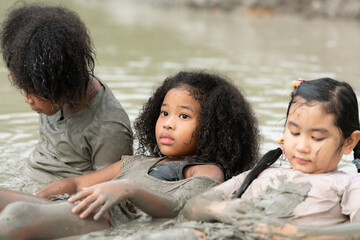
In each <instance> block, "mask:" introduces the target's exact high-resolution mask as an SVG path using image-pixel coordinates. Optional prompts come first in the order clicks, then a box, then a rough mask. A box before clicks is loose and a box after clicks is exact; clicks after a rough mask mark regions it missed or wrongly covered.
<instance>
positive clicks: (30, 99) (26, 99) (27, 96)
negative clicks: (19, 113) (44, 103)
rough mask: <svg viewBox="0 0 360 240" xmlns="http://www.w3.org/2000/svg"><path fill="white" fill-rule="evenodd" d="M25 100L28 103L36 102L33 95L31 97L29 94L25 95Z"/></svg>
mask: <svg viewBox="0 0 360 240" xmlns="http://www.w3.org/2000/svg"><path fill="white" fill-rule="evenodd" d="M24 101H25V102H26V103H28V104H34V103H35V102H34V100H33V99H32V98H31V97H29V95H25V96H24Z"/></svg>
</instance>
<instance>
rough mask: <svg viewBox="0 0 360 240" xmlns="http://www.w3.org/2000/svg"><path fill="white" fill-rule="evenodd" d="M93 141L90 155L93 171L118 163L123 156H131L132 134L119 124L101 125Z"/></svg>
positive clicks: (107, 123) (108, 123) (106, 123)
mask: <svg viewBox="0 0 360 240" xmlns="http://www.w3.org/2000/svg"><path fill="white" fill-rule="evenodd" d="M95 139H96V141H95V143H94V145H93V146H92V153H91V159H92V164H93V168H94V170H99V169H102V168H104V167H107V166H109V165H111V164H112V163H114V162H116V161H119V160H120V159H121V157H122V156H123V155H132V154H133V147H132V144H133V137H132V132H131V130H128V129H127V128H126V127H125V126H124V125H122V124H121V123H116V122H105V123H103V124H101V126H99V129H98V131H97V136H96V138H95Z"/></svg>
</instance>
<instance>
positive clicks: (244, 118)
mask: <svg viewBox="0 0 360 240" xmlns="http://www.w3.org/2000/svg"><path fill="white" fill-rule="evenodd" d="M178 87H185V88H186V89H188V90H189V92H190V94H191V96H193V98H194V99H195V100H197V101H198V102H199V103H200V106H201V112H200V122H199V126H198V128H197V129H198V142H197V146H196V153H195V154H194V155H193V156H192V157H191V158H190V161H191V162H198V163H214V164H218V165H219V166H220V167H221V168H222V169H223V170H224V174H225V179H228V178H230V177H232V176H234V175H237V174H239V173H241V172H243V171H245V170H248V169H250V168H251V167H253V166H254V164H255V161H256V160H257V154H258V138H259V132H258V124H257V121H256V118H255V117H254V114H253V111H252V108H251V106H250V104H249V103H248V101H247V100H246V99H245V97H244V96H243V94H242V93H241V92H240V91H239V89H237V88H236V87H235V86H234V85H233V84H232V83H230V82H229V81H228V80H225V78H223V77H220V76H219V75H216V74H211V73H206V72H202V71H193V72H179V73H178V74H176V75H175V76H171V77H168V78H166V79H165V81H164V82H163V83H162V85H161V86H160V87H159V88H158V89H157V90H156V91H155V92H154V93H153V95H152V96H151V97H150V99H149V100H148V102H147V103H146V104H145V105H144V106H143V108H142V110H141V112H140V116H139V117H138V118H137V119H136V120H135V122H134V128H135V131H136V137H137V139H138V140H139V149H138V152H139V153H148V154H151V155H154V156H163V155H162V153H161V152H160V149H159V147H158V145H157V143H156V137H155V125H156V122H157V119H158V117H159V115H160V108H161V105H162V103H163V100H164V98H165V95H166V94H167V92H169V90H171V89H174V88H178Z"/></svg>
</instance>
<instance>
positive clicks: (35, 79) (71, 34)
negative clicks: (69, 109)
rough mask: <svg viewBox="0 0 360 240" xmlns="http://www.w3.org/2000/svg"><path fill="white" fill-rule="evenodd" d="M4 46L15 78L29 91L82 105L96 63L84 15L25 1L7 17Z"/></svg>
mask: <svg viewBox="0 0 360 240" xmlns="http://www.w3.org/2000/svg"><path fill="white" fill-rule="evenodd" d="M0 39H1V50H2V54H3V58H4V61H5V64H6V66H7V67H8V69H9V70H10V73H11V80H12V83H13V84H14V85H15V86H16V87H18V88H19V89H22V90H24V91H25V92H27V93H28V94H35V95H37V96H39V97H42V98H45V99H47V100H50V101H52V102H53V103H59V102H60V99H63V100H65V101H66V102H68V103H70V104H72V105H73V106H77V105H78V104H79V103H80V100H81V98H82V97H84V96H85V93H86V88H87V86H88V82H89V80H90V77H91V76H93V75H94V74H93V72H94V66H95V61H94V58H95V51H94V49H93V46H92V42H91V39H90V37H89V34H88V30H87V28H86V26H85V25H84V23H83V22H82V21H81V20H80V18H79V16H78V15H77V14H76V13H75V12H72V11H70V10H68V9H65V8H62V7H57V6H56V7H55V6H45V5H39V4H25V5H21V6H19V7H16V8H14V9H12V10H11V11H10V13H9V15H8V16H7V18H6V20H5V21H4V22H3V23H2V28H1V32H0Z"/></svg>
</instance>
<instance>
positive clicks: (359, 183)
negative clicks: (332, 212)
mask: <svg viewBox="0 0 360 240" xmlns="http://www.w3.org/2000/svg"><path fill="white" fill-rule="evenodd" d="M359 196H360V174H357V175H356V177H354V178H353V179H352V181H351V182H350V184H349V185H348V186H347V187H346V189H345V191H344V194H343V197H342V201H341V208H342V211H341V212H342V214H345V215H350V214H351V213H353V212H354V211H355V210H357V209H359V208H360V201H359Z"/></svg>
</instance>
